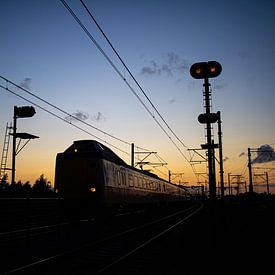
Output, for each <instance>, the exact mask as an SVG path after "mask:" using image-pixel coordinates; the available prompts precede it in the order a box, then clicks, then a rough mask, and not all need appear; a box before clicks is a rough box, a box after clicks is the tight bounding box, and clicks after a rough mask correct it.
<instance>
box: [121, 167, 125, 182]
mask: <svg viewBox="0 0 275 275" xmlns="http://www.w3.org/2000/svg"><path fill="white" fill-rule="evenodd" d="M121 181H122V185H126V175H125V170H122V171H121Z"/></svg>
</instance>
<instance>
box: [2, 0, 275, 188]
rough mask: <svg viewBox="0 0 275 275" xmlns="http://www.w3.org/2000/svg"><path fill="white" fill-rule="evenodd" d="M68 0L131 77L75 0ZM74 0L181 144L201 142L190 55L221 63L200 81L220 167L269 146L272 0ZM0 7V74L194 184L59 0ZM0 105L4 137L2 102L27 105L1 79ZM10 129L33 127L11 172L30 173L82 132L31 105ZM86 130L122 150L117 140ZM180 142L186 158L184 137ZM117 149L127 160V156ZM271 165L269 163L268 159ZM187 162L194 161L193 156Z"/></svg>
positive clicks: (229, 167)
mask: <svg viewBox="0 0 275 275" xmlns="http://www.w3.org/2000/svg"><path fill="white" fill-rule="evenodd" d="M67 3H68V4H69V5H70V6H71V8H72V9H73V10H74V12H75V13H76V14H77V15H78V16H79V18H80V19H81V21H82V22H83V23H84V24H85V26H86V27H87V28H88V30H89V31H90V32H91V34H92V35H93V36H94V37H95V39H96V40H97V42H98V43H99V44H100V45H101V47H102V48H103V49H104V51H106V53H107V54H108V55H109V56H110V58H111V59H112V61H113V62H114V63H115V64H116V66H118V68H119V70H120V71H121V72H122V73H123V74H124V76H125V78H126V79H127V81H129V83H130V84H131V85H133V86H134V84H133V82H132V81H131V78H130V76H129V74H128V73H127V72H126V71H125V69H124V68H123V66H122V65H121V64H120V63H119V61H118V60H117V58H116V57H115V55H114V54H113V52H112V51H111V49H110V48H109V47H108V45H107V44H106V42H105V41H104V39H103V38H102V35H101V34H100V33H99V31H98V30H97V28H96V27H95V25H94V23H93V22H92V21H91V19H90V18H89V17H88V15H87V13H86V12H85V10H84V9H83V7H82V6H81V3H80V1H76V0H68V1H67ZM85 3H86V4H87V6H88V7H89V9H90V10H91V11H92V13H93V15H94V16H95V18H96V19H97V21H98V23H99V24H100V26H101V27H102V28H103V30H104V31H105V33H106V34H107V36H108V38H109V39H110V40H111V42H112V43H113V45H114V47H115V48H116V50H117V51H118V52H119V53H120V55H121V57H122V58H123V60H124V61H125V63H126V64H127V66H128V67H129V68H130V70H131V72H132V73H133V75H134V76H135V77H136V79H137V80H138V82H139V83H140V85H141V86H142V87H143V89H144V90H145V91H146V93H147V95H148V96H149V98H150V99H151V100H152V102H153V103H154V105H155V106H156V107H157V109H158V110H159V111H160V113H161V114H162V115H163V117H164V118H165V119H166V121H167V122H168V124H169V125H170V127H171V128H172V129H173V130H174V131H175V132H176V133H177V135H178V136H179V137H180V138H181V140H182V141H183V142H184V144H186V146H187V147H188V148H199V147H200V144H202V143H204V142H205V138H204V135H205V132H204V127H203V125H200V124H199V123H198V122H197V116H198V115H199V114H200V113H202V112H203V97H202V89H203V86H202V84H203V83H202V81H201V80H195V79H192V77H191V76H190V74H189V68H190V66H191V65H192V64H193V63H194V62H198V61H208V60H217V61H219V62H220V63H221V64H222V66H223V71H222V74H221V75H220V76H219V77H218V78H216V79H212V80H211V84H212V86H211V87H212V99H213V111H214V112H216V111H218V110H220V111H221V113H222V121H223V126H222V127H223V138H224V155H225V156H226V157H227V161H226V162H225V170H226V173H228V172H234V173H242V172H244V174H245V172H246V169H245V167H246V162H247V157H246V156H242V157H239V155H240V154H241V153H243V152H247V148H248V147H251V148H258V147H259V146H261V145H263V144H269V145H271V146H272V147H274V144H275V130H274V119H275V111H274V107H273V105H274V102H275V93H274V84H273V81H274V76H275V74H274V72H275V65H274V64H275V37H274V26H275V22H274V21H275V19H274V12H275V2H274V1H271V0H270V1H267V0H264V1H258V0H257V1H256V0H254V1H184V0H183V1H174V0H171V1H156V0H151V1H109V0H106V1H91V0H86V1H85ZM0 6H1V9H0V33H1V44H0V49H1V52H0V62H1V70H0V72H1V75H2V76H4V77H6V78H8V79H9V80H11V81H13V82H15V83H17V84H18V85H20V84H25V85H27V87H28V88H29V89H30V91H31V92H33V93H35V94H36V95H38V96H40V97H42V98H43V99H45V100H48V101H50V102H51V103H53V104H55V105H56V106H58V107H60V108H62V109H64V110H65V111H67V112H68V113H71V114H73V113H76V112H81V113H84V114H86V115H87V117H88V118H87V120H86V122H88V123H91V124H93V125H94V126H96V127H98V128H100V129H102V130H104V131H106V132H108V133H110V134H112V135H115V136H117V137H119V138H121V139H123V140H126V141H128V142H134V143H135V144H136V145H138V146H140V147H143V148H147V149H149V150H153V151H157V152H158V153H159V155H160V156H161V157H162V158H163V159H164V160H165V161H166V162H168V166H167V168H164V169H163V170H162V171H163V172H164V173H166V174H167V169H171V170H172V171H174V172H184V173H185V175H184V179H183V180H185V181H189V182H191V183H195V181H196V180H197V179H196V177H195V176H194V174H193V172H192V169H191V167H190V165H189V164H188V163H187V162H186V160H185V159H183V158H182V156H181V155H180V154H179V153H178V150H177V149H176V148H175V146H174V145H173V144H172V143H171V142H170V140H169V139H168V138H167V136H165V134H163V132H162V131H161V130H160V128H159V127H158V126H157V125H156V123H155V122H154V120H153V119H152V117H150V115H149V114H148V113H147V112H146V111H145V109H144V107H143V106H142V105H141V104H140V102H138V100H137V99H136V98H135V97H134V96H133V94H132V93H131V91H130V90H129V88H128V87H127V86H126V85H125V83H124V82H123V81H122V80H121V79H120V77H119V76H118V75H117V74H116V73H115V71H114V70H113V68H112V67H111V66H110V65H109V64H108V62H107V61H106V59H104V57H103V56H102V55H101V53H100V52H99V51H98V49H96V47H95V46H94V45H93V44H92V42H91V41H90V40H89V39H88V38H87V36H86V35H85V33H84V32H83V31H82V30H81V28H80V27H79V25H78V24H77V23H76V22H75V21H74V19H73V18H72V16H71V15H70V14H69V13H68V11H67V10H66V9H65V8H64V6H63V4H62V3H61V2H60V1H58V0H50V1H31V0H25V1H19V0H13V1H1V3H0ZM26 78H29V80H28V81H27V82H26ZM3 83H4V82H3V81H2V82H1V84H3ZM4 84H5V83H4ZM134 88H135V90H136V91H137V92H138V93H139V95H140V96H141V97H142V94H141V93H140V91H139V90H138V89H137V88H136V87H135V86H134ZM25 95H26V94H24V96H25ZM28 98H29V99H31V100H33V99H32V98H31V97H28ZM0 104H1V105H0V116H1V125H0V137H1V139H3V137H4V131H5V126H6V123H7V122H10V121H11V120H12V115H13V106H14V105H17V106H23V105H30V104H29V103H27V102H24V101H23V100H21V99H19V98H17V97H15V96H13V95H11V94H9V93H7V91H5V90H3V89H1V92H0ZM146 104H147V103H146ZM148 106H149V105H148ZM150 110H151V109H150ZM152 111H153V110H152ZM62 116H63V115H62ZM77 125H79V124H77ZM18 130H19V131H22V132H30V133H33V134H35V135H37V136H39V137H40V139H39V140H35V141H32V142H31V143H29V144H28V145H27V147H26V148H25V149H24V150H23V151H22V152H21V153H20V155H18V158H17V179H22V180H23V181H24V180H28V179H29V180H31V181H32V180H33V179H35V178H38V177H39V175H40V174H42V173H44V174H45V175H46V176H47V177H48V178H49V179H50V180H51V181H53V174H54V164H55V156H56V154H57V153H58V152H60V151H63V150H64V149H65V148H66V147H67V146H68V145H70V144H71V143H72V142H73V140H76V139H88V138H91V137H90V136H88V135H87V134H85V133H83V132H81V131H78V130H77V129H75V128H73V127H70V126H69V125H68V124H66V123H64V122H62V121H60V120H57V119H56V118H54V117H51V116H50V115H48V114H46V113H45V112H43V111H42V110H39V109H38V108H37V114H36V115H35V116H34V117H33V118H31V119H20V121H18ZM89 131H91V133H93V134H95V135H96V136H98V137H100V138H102V139H104V140H107V141H108V142H111V143H114V144H115V145H117V146H120V147H121V148H122V149H123V150H125V151H127V152H130V148H128V147H127V146H126V145H125V144H119V143H118V142H117V141H115V140H114V141H113V140H111V139H109V137H108V136H104V135H102V134H100V133H98V132H96V131H94V130H92V129H89ZM216 132H217V131H216V130H215V134H216ZM215 138H216V137H215ZM216 140H217V139H216ZM1 148H2V142H1ZM182 150H183V152H184V154H186V156H187V157H188V158H189V153H188V152H187V151H186V148H182ZM121 157H123V158H125V160H126V161H128V162H129V160H130V158H129V156H127V155H125V156H123V155H121ZM26 164H28V166H27V167H26ZM270 165H271V166H272V167H274V162H269V163H268V166H269V167H270ZM196 169H197V170H198V171H199V172H201V171H205V167H203V166H201V167H196ZM270 173H271V172H270ZM245 175H246V174H245Z"/></svg>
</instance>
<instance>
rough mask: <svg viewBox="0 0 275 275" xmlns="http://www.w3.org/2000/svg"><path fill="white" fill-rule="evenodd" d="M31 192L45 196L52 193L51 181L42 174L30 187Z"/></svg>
mask: <svg viewBox="0 0 275 275" xmlns="http://www.w3.org/2000/svg"><path fill="white" fill-rule="evenodd" d="M32 193H33V195H34V196H43V197H47V196H50V195H51V194H54V192H53V190H52V188H51V183H50V182H49V181H48V180H47V178H45V177H44V174H42V175H40V177H39V178H38V179H37V180H36V181H35V184H34V185H33V187H32Z"/></svg>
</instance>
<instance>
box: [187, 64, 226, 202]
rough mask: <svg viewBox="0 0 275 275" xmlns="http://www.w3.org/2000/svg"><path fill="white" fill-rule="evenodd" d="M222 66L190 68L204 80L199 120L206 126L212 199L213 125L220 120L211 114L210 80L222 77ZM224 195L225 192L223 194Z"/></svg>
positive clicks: (202, 65)
mask: <svg viewBox="0 0 275 275" xmlns="http://www.w3.org/2000/svg"><path fill="white" fill-rule="evenodd" d="M221 71H222V66H221V64H220V63H219V62H217V61H208V62H198V63H195V64H193V65H192V66H191V67H190V74H191V76H192V77H193V78H195V79H204V84H203V86H204V88H205V92H204V99H205V114H200V115H199V117H198V120H199V122H200V123H203V124H206V131H207V143H206V144H204V145H203V147H204V148H205V149H206V150H207V160H208V177H209V195H210V198H211V199H215V198H216V173H215V149H214V148H215V144H214V141H213V140H212V133H211V123H215V122H217V120H218V115H217V114H215V113H211V108H210V107H211V104H210V91H209V86H210V84H209V78H214V77H217V76H219V75H220V73H221ZM222 194H223V192H222Z"/></svg>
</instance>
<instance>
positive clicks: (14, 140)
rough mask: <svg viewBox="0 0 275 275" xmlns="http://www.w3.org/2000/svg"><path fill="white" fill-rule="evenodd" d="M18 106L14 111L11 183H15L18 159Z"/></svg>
mask: <svg viewBox="0 0 275 275" xmlns="http://www.w3.org/2000/svg"><path fill="white" fill-rule="evenodd" d="M16 108H17V107H16V106H14V111H13V136H12V167H11V183H15V158H16Z"/></svg>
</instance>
